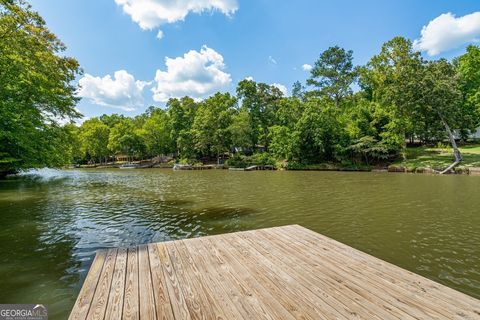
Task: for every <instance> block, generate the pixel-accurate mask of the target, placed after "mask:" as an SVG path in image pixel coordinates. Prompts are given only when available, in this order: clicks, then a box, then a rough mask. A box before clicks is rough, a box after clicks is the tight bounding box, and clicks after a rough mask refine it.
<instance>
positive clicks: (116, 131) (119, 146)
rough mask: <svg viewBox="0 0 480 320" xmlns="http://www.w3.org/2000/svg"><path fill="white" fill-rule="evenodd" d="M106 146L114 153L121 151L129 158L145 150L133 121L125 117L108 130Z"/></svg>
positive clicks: (139, 154)
mask: <svg viewBox="0 0 480 320" xmlns="http://www.w3.org/2000/svg"><path fill="white" fill-rule="evenodd" d="M108 148H109V149H110V150H111V151H112V152H114V153H116V154H119V153H123V154H125V155H127V157H128V158H130V157H139V156H141V155H142V154H143V153H144V151H145V144H144V143H143V139H142V138H141V136H140V132H138V130H137V129H136V128H135V126H134V124H133V121H132V120H131V119H126V120H123V121H121V122H119V123H117V124H116V125H115V126H114V127H113V128H112V129H111V130H110V135H109V138H108Z"/></svg>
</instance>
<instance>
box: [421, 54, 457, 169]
mask: <svg viewBox="0 0 480 320" xmlns="http://www.w3.org/2000/svg"><path fill="white" fill-rule="evenodd" d="M423 88H424V92H423V97H424V99H423V103H422V105H421V107H422V108H425V109H426V110H427V112H429V113H431V114H433V115H435V116H436V117H437V119H438V121H439V122H440V123H442V124H443V126H444V127H445V131H446V133H447V136H448V139H449V140H450V143H451V145H452V148H453V155H454V157H455V161H454V162H453V163H452V164H451V165H450V166H448V167H447V168H446V169H445V170H443V171H442V172H441V173H447V172H449V171H450V170H452V169H453V168H454V167H455V166H457V165H458V164H459V163H460V162H461V161H462V155H461V153H460V150H459V149H458V147H457V143H456V141H455V136H454V135H453V132H452V130H451V126H452V125H454V126H455V127H458V126H460V125H461V123H460V121H459V120H461V119H462V109H461V108H459V107H460V105H461V103H462V94H461V91H460V86H459V81H458V78H457V73H456V70H455V68H454V67H453V65H452V64H451V63H449V62H448V61H447V60H445V59H440V60H438V61H431V62H428V63H427V64H426V66H425V75H424V81H423Z"/></svg>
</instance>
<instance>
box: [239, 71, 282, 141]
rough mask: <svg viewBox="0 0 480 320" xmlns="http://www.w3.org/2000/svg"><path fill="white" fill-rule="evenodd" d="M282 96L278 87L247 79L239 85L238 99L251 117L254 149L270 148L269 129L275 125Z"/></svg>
mask: <svg viewBox="0 0 480 320" xmlns="http://www.w3.org/2000/svg"><path fill="white" fill-rule="evenodd" d="M282 96H283V94H282V92H281V91H280V90H279V89H278V88H277V87H275V86H271V85H268V84H266V83H256V82H255V81H253V80H246V79H245V80H242V81H240V82H239V83H238V86H237V97H238V99H239V100H241V108H243V109H245V110H247V112H248V114H249V115H250V127H251V130H250V132H251V137H250V140H251V141H252V146H251V147H252V149H255V148H256V147H257V146H258V144H262V145H263V147H265V148H268V128H269V127H270V126H272V125H274V124H275V123H274V120H275V113H276V110H277V107H278V105H277V102H278V101H279V100H280V99H281V98H282Z"/></svg>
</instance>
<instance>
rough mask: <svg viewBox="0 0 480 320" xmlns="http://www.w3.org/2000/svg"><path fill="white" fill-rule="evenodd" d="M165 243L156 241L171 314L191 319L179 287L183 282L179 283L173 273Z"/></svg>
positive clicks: (178, 317)
mask: <svg viewBox="0 0 480 320" xmlns="http://www.w3.org/2000/svg"><path fill="white" fill-rule="evenodd" d="M165 245H166V243H165V242H164V243H157V245H156V247H157V252H158V256H159V258H160V261H161V262H162V266H163V268H162V269H163V271H164V276H165V282H166V284H167V288H168V294H169V298H170V301H171V306H172V311H173V314H174V316H175V319H192V317H191V316H190V312H189V310H188V307H187V303H186V302H185V297H184V295H183V291H182V288H181V286H182V285H183V284H182V283H180V282H179V280H178V278H177V274H176V273H175V270H174V268H173V265H172V261H171V260H170V258H169V256H168V254H167V250H166V248H165Z"/></svg>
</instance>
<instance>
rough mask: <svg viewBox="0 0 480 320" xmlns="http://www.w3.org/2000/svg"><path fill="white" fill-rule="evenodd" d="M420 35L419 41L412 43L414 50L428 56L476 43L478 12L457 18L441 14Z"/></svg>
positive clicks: (479, 20) (452, 15) (478, 26)
mask: <svg viewBox="0 0 480 320" xmlns="http://www.w3.org/2000/svg"><path fill="white" fill-rule="evenodd" d="M421 34H422V36H421V37H420V39H417V40H415V41H414V43H413V45H414V48H415V49H416V50H419V51H426V52H427V53H428V55H430V56H434V55H437V54H439V53H441V52H444V51H447V50H450V49H454V48H457V47H459V46H461V45H463V44H466V43H469V42H475V41H478V39H479V37H480V12H474V13H471V14H467V15H465V16H463V17H458V18H457V17H455V15H454V14H452V13H450V12H449V13H444V14H441V15H440V16H438V17H436V18H435V19H433V20H432V21H430V22H429V23H428V24H427V25H426V26H424V27H423V28H422V32H421Z"/></svg>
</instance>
